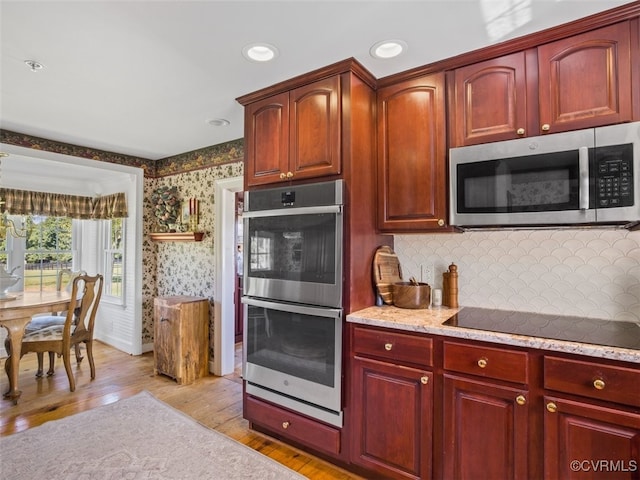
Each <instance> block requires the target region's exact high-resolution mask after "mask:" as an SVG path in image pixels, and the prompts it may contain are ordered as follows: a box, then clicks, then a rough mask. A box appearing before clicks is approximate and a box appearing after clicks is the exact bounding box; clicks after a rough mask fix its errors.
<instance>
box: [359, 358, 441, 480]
mask: <svg viewBox="0 0 640 480" xmlns="http://www.w3.org/2000/svg"><path fill="white" fill-rule="evenodd" d="M432 403H433V374H432V373H431V372H428V371H424V370H419V369H415V368H409V367H403V366H398V365H393V364H389V363H386V362H378V361H375V360H368V359H363V358H359V357H357V358H356V359H355V360H354V361H353V415H354V420H355V421H354V432H353V448H352V458H351V461H352V462H353V463H355V464H357V465H360V466H362V467H365V468H367V469H369V470H371V471H373V472H376V473H377V474H379V475H381V476H384V478H403V479H404V478H423V479H428V478H431V445H432V441H431V437H432V416H433V404H432Z"/></svg>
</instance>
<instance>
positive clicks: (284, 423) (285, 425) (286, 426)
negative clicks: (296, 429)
mask: <svg viewBox="0 0 640 480" xmlns="http://www.w3.org/2000/svg"><path fill="white" fill-rule="evenodd" d="M289 425H291V423H289V422H282V428H284V429H285V430H286V429H287V428H289Z"/></svg>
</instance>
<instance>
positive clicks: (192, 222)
mask: <svg viewBox="0 0 640 480" xmlns="http://www.w3.org/2000/svg"><path fill="white" fill-rule="evenodd" d="M189 231H190V232H197V231H198V218H197V217H196V216H195V215H191V217H189Z"/></svg>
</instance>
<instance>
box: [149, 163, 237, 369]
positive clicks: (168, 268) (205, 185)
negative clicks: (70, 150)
mask: <svg viewBox="0 0 640 480" xmlns="http://www.w3.org/2000/svg"><path fill="white" fill-rule="evenodd" d="M243 171H244V170H243V162H242V160H237V161H235V162H232V163H227V164H222V165H215V166H212V167H208V168H204V169H200V170H195V171H187V172H183V173H178V174H175V175H170V176H166V177H161V178H157V179H150V180H149V181H145V195H144V198H145V219H144V234H145V235H144V238H145V240H144V244H143V252H144V253H143V255H144V269H145V272H144V275H143V278H144V291H143V298H144V304H143V324H142V337H143V338H142V344H143V345H145V344H150V343H152V342H153V299H154V297H157V296H168V295H190V296H196V297H204V298H207V299H208V300H209V306H210V308H209V315H210V319H211V322H210V325H211V328H212V329H211V332H210V336H209V338H210V345H213V300H214V298H213V295H214V286H215V251H214V245H213V238H214V224H215V218H214V210H215V203H214V201H215V199H214V186H215V181H216V180H218V179H222V178H231V177H238V176H242V174H243ZM163 186H167V187H173V186H175V187H177V190H178V192H180V195H181V198H183V199H188V198H197V199H198V201H199V210H200V215H199V224H198V230H199V231H203V232H205V236H204V238H203V240H202V241H201V242H152V241H151V240H150V238H149V236H148V234H149V233H150V232H153V231H156V230H157V227H158V224H157V222H156V219H155V216H154V215H153V204H152V202H151V194H152V192H153V191H154V190H156V189H157V188H159V187H163ZM210 353H211V358H213V351H211V352H210Z"/></svg>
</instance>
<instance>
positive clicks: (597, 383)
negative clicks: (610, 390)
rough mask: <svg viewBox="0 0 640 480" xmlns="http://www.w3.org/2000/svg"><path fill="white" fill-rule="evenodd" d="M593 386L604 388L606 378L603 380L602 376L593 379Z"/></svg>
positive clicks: (597, 388) (598, 388) (599, 388)
mask: <svg viewBox="0 0 640 480" xmlns="http://www.w3.org/2000/svg"><path fill="white" fill-rule="evenodd" d="M593 387H594V388H595V389H596V390H604V380H602V379H601V378H596V379H595V380H594V381H593Z"/></svg>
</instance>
